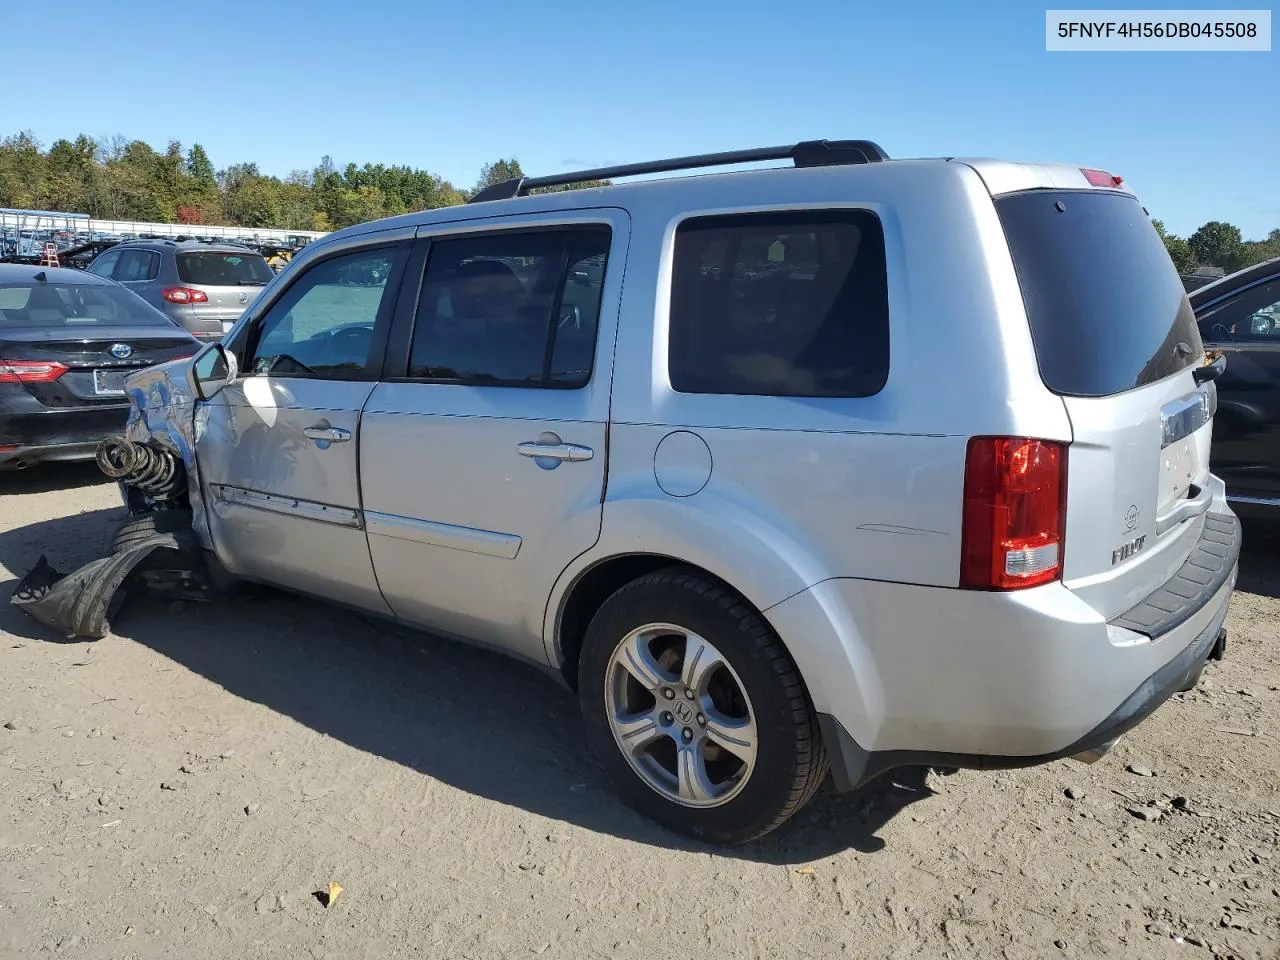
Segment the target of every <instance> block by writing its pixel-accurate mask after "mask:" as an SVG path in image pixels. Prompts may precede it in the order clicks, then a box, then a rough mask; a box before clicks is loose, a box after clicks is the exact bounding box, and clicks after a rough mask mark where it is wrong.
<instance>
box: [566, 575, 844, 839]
mask: <svg viewBox="0 0 1280 960" xmlns="http://www.w3.org/2000/svg"><path fill="white" fill-rule="evenodd" d="M578 689H579V697H580V699H581V704H582V712H583V716H584V718H585V721H586V727H587V737H588V740H589V742H590V744H591V747H592V749H593V750H594V752H595V754H596V756H597V757H599V759H600V760H601V762H602V763H603V764H604V766H605V768H606V769H607V770H608V771H609V774H610V776H611V777H612V778H613V781H614V783H615V784H616V785H617V788H618V790H619V792H620V793H621V794H622V796H623V799H624V800H625V801H626V802H627V803H628V804H630V805H631V806H633V807H635V808H636V809H637V810H639V811H640V812H641V813H644V814H646V815H647V816H649V817H652V818H653V819H654V820H657V821H659V822H660V823H663V824H665V825H666V826H668V827H671V828H672V829H674V830H678V831H680V832H682V833H687V834H690V835H692V836H695V837H698V838H700V839H704V840H711V841H715V842H719V843H741V842H744V841H747V840H751V839H754V838H756V837H759V836H762V835H763V834H765V833H768V832H769V831H770V830H772V829H774V828H775V827H777V826H779V825H780V824H782V823H784V822H785V821H786V820H787V819H788V818H789V817H791V816H792V815H793V814H794V813H795V812H796V811H797V810H799V809H800V808H801V807H802V806H804V804H805V803H806V802H808V800H809V799H810V797H812V796H813V794H814V792H815V791H816V790H817V789H818V786H819V784H821V782H822V780H823V778H824V777H825V776H826V773H827V756H826V751H825V750H824V748H823V744H822V737H821V734H820V733H819V731H818V724H817V720H816V718H815V716H814V711H813V706H812V705H811V703H810V702H809V697H808V694H807V693H806V691H805V688H804V684H803V683H802V682H801V680H800V676H799V674H798V673H797V671H796V668H795V665H794V664H793V663H792V661H791V657H790V656H789V655H788V653H787V651H786V649H785V648H784V647H783V645H782V641H781V640H779V639H778V637H777V635H776V634H775V633H774V632H773V630H772V628H771V627H770V626H769V624H768V623H767V622H766V621H765V619H764V618H763V617H762V616H761V615H760V614H759V613H757V612H756V611H755V610H754V609H752V608H751V606H750V605H749V604H747V603H746V602H745V601H744V600H743V599H742V598H741V597H739V596H737V595H736V594H734V593H733V592H731V591H729V590H727V589H726V588H724V587H722V586H719V585H717V584H715V583H712V582H708V580H706V579H704V578H702V577H700V576H698V575H696V574H695V573H693V572H691V571H688V570H684V569H682V568H671V569H668V570H662V571H658V572H656V573H653V574H649V575H648V576H645V577H641V578H639V579H637V580H634V581H632V582H631V583H629V584H627V585H626V586H624V587H622V588H621V589H619V590H618V591H617V592H616V593H614V594H613V595H612V596H611V597H610V598H609V599H608V600H606V601H605V602H604V604H603V605H602V606H601V607H600V609H599V611H597V613H596V615H595V617H594V618H593V619H592V621H591V624H590V626H589V627H588V628H587V635H586V638H585V640H584V641H583V649H582V657H581V659H580V662H579V668H578Z"/></svg>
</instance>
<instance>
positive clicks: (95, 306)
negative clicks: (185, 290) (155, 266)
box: [0, 263, 199, 469]
mask: <svg viewBox="0 0 1280 960" xmlns="http://www.w3.org/2000/svg"><path fill="white" fill-rule="evenodd" d="M198 348H199V344H198V342H197V341H196V340H195V339H194V338H193V337H192V336H191V335H190V334H189V333H187V332H186V331H185V330H183V329H182V327H180V326H178V325H177V324H175V323H174V322H173V321H172V320H170V319H169V318H168V317H166V316H165V315H164V314H162V313H160V311H158V310H156V309H155V308H154V307H152V306H150V305H149V304H147V303H146V302H144V301H143V300H141V299H140V298H138V297H136V296H134V295H133V294H132V293H130V292H129V291H128V290H126V289H124V287H122V286H120V285H119V284H117V283H114V282H112V281H110V280H104V279H101V278H99V277H96V276H92V275H90V274H86V273H84V272H83V271H80V270H69V269H65V268H52V267H31V266H25V265H20V264H7V263H0V469H4V468H10V469H13V468H22V467H29V466H31V465H33V464H35V463H39V462H41V461H44V460H81V459H89V458H92V457H93V455H94V449H95V447H96V446H97V443H98V441H99V440H101V439H102V437H103V436H104V435H105V434H108V433H116V432H119V431H120V430H121V429H123V427H124V424H125V419H126V417H127V414H128V410H129V403H128V400H126V398H125V391H124V380H125V377H126V376H128V375H129V374H131V373H136V372H138V371H139V370H140V369H143V368H145V367H148V366H150V365H152V364H155V363H160V362H163V361H166V360H174V359H178V358H180V357H187V356H191V355H192V354H193V353H195V352H196V350H197V349H198Z"/></svg>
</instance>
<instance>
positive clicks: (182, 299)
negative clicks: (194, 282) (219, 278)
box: [160, 287, 209, 303]
mask: <svg viewBox="0 0 1280 960" xmlns="http://www.w3.org/2000/svg"><path fill="white" fill-rule="evenodd" d="M160 296H162V297H164V298H165V299H166V300H168V301H169V302H170V303H208V302H209V295H208V294H207V293H205V292H204V291H203V290H194V289H192V288H191V287H165V288H164V291H163V292H162V293H161V294H160Z"/></svg>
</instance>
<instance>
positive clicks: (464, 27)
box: [0, 0, 1280, 239]
mask: <svg viewBox="0 0 1280 960" xmlns="http://www.w3.org/2000/svg"><path fill="white" fill-rule="evenodd" d="M1131 2H1132V0H1131ZM1053 6H1054V7H1055V8H1060V7H1064V6H1067V5H1066V4H1062V3H1056V4H1053ZM1242 6H1249V5H1248V4H1247V3H1235V4H1232V3H1226V4H1214V3H1208V2H1202V3H1200V4H1198V5H1196V8H1198V9H1213V8H1218V9H1230V8H1233V7H1235V8H1238V7H1242ZM1255 6H1257V5H1256V4H1255ZM126 11H127V14H126ZM1044 24H1045V7H1044V5H1038V4H1034V3H1026V2H1016V3H1015V2H1007V3H991V4H987V5H985V6H982V5H974V4H957V3H950V2H948V3H932V4H931V3H912V2H908V0H900V2H898V0H895V2H889V3H874V4H870V3H859V2H856V0H844V2H840V0H809V2H807V3H794V2H793V3H783V2H779V0H771V2H759V0H737V2H733V3H726V2H720V0H702V2H696V3H694V2H688V0H685V2H679V3H676V2H666V0H650V2H647V3H628V4H621V3H615V4H610V3H608V2H605V3H598V2H597V3H584V2H582V0H577V2H561V0H540V2H538V3H528V2H526V3H508V2H505V0H489V2H487V3H480V4H461V3H448V4H445V3H438V2H433V0H421V2H412V0H381V2H377V3H375V2H369V0H366V2H364V3H351V2H350V0H347V2H341V3H340V2H336V0H311V2H308V3H305V4H300V3H292V2H275V3H272V2H262V3H253V4H184V3H174V2H172V0H167V2H163V3H162V2H152V0H129V2H127V3H126V2H124V0H118V2H103V0H97V2H93V3H77V2H65V0H64V2H63V3H60V4H58V5H56V6H49V5H47V4H42V3H21V4H20V3H17V2H7V3H4V4H3V8H2V9H0V37H4V38H5V42H4V43H3V45H2V48H3V54H0V77H3V78H4V80H3V81H0V82H3V83H5V84H6V87H7V88H8V92H6V93H4V94H3V95H0V133H11V132H16V131H17V130H20V129H30V130H32V131H33V132H34V133H35V134H36V136H37V137H38V138H39V139H40V140H42V141H43V142H44V143H45V144H48V143H49V142H51V141H53V140H55V139H57V138H59V137H64V136H65V137H71V136H75V135H76V134H77V133H80V132H85V133H89V134H91V135H94V136H101V135H104V134H116V133H122V134H125V135H127V136H129V137H130V138H137V139H142V140H146V141H148V142H149V143H151V144H152V145H154V146H156V147H158V148H163V145H164V143H165V142H166V141H168V140H169V139H170V138H177V139H179V140H181V141H182V142H183V144H184V145H185V146H189V145H190V144H191V143H193V142H197V141H198V142H200V143H203V144H204V145H205V148H206V149H207V150H208V152H209V154H210V156H211V158H212V159H213V162H214V164H215V165H217V166H218V167H222V166H225V165H227V164H230V163H234V162H238V161H246V160H253V161H256V162H257V163H258V164H259V166H260V167H261V169H262V170H263V171H264V172H267V173H273V174H277V175H281V176H283V175H285V174H287V173H288V172H289V171H290V170H291V169H294V168H300V167H301V168H308V169H309V168H311V167H314V166H315V165H316V163H317V162H318V161H319V159H320V157H321V156H322V155H324V154H331V155H332V156H333V158H334V160H335V162H337V163H338V164H339V165H342V164H345V163H346V162H348V161H354V162H357V163H363V162H365V161H371V162H381V163H387V164H409V165H412V166H416V167H423V168H426V169H428V170H431V171H433V172H435V173H438V174H440V175H442V176H444V177H446V178H447V179H450V180H452V181H454V182H455V183H457V184H459V185H464V186H465V185H470V184H472V183H474V181H475V179H476V177H477V176H478V173H479V168H480V166H481V164H483V163H484V162H485V161H487V160H492V159H496V158H498V157H500V156H512V155H514V156H515V157H517V158H518V159H519V160H520V162H521V164H522V165H523V167H524V169H525V171H526V172H527V173H530V174H537V173H547V172H558V171H562V170H565V169H571V168H573V167H578V166H589V165H593V164H598V163H607V162H626V161H631V160H642V159H651V158H655V157H660V156H669V155H678V154H683V153H696V152H704V151H713V150H726V149H733V148H736V147H749V146H760V145H765V144H775V143H787V142H793V141H796V140H804V139H814V138H821V137H830V138H869V139H873V140H876V141H877V142H879V143H880V144H881V145H882V146H883V147H884V148H885V149H886V150H887V151H888V152H889V154H890V155H891V156H941V155H984V156H997V157H1002V158H1006V159H1025V160H1061V161H1066V162H1072V163H1074V162H1079V163H1081V164H1087V165H1093V166H1099V167H1104V168H1106V169H1108V170H1111V171H1113V172H1116V173H1119V174H1122V175H1123V176H1124V177H1125V178H1126V179H1127V180H1128V181H1129V183H1130V184H1131V185H1133V187H1134V188H1135V189H1136V190H1137V191H1138V192H1139V194H1140V196H1141V197H1142V199H1143V201H1144V202H1145V204H1146V206H1147V208H1148V209H1149V210H1150V211H1151V214H1152V216H1156V217H1160V218H1162V219H1163V220H1164V221H1165V222H1166V224H1167V225H1168V227H1169V228H1170V229H1171V230H1172V231H1174V232H1177V233H1181V234H1184V235H1185V234H1187V233H1189V232H1190V231H1192V230H1194V229H1195V228H1196V227H1197V226H1199V225H1200V224H1201V223H1203V222H1205V221H1206V220H1211V219H1222V220H1227V221H1230V222H1232V223H1235V224H1237V225H1238V226H1239V227H1240V228H1241V229H1242V230H1243V231H1244V234H1245V236H1246V237H1247V238H1254V239H1256V238H1261V237H1262V236H1264V235H1265V234H1266V232H1267V231H1268V230H1271V229H1273V228H1276V227H1280V108H1277V106H1276V99H1275V96H1276V91H1277V89H1280V53H1277V52H1275V51H1274V50H1273V52H1271V53H1047V52H1046V51H1045V50H1044V33H1045V26H1044ZM64 68H65V72H64ZM99 77H102V78H103V79H102V80H101V81H99V80H98V79H97V78H99ZM14 81H18V82H19V83H20V89H21V94H20V95H19V94H17V93H15V92H14V91H13V89H12V87H8V85H9V84H11V83H13V82H14ZM61 91H74V92H75V94H76V95H73V96H64V95H61ZM1264 101H1265V102H1264ZM1202 130H1203V131H1205V132H1204V133H1201V132H1199V131H1202Z"/></svg>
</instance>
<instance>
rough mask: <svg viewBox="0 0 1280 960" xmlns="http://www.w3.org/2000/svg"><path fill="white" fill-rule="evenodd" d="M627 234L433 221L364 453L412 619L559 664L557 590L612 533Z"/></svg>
mask: <svg viewBox="0 0 1280 960" xmlns="http://www.w3.org/2000/svg"><path fill="white" fill-rule="evenodd" d="M491 223H492V221H491ZM455 230H456V228H455ZM627 232H628V222H627V218H626V215H625V214H624V213H623V212H622V211H618V210H590V211H578V212H577V217H576V218H575V219H573V220H572V221H571V222H566V220H565V216H564V215H561V216H559V217H557V218H555V219H547V218H533V219H523V218H522V219H521V220H519V221H504V222H503V225H502V226H492V227H490V228H489V229H488V230H486V231H485V232H472V233H453V234H450V232H449V230H448V226H447V225H444V226H440V227H434V228H430V229H428V228H424V229H423V230H422V231H420V234H422V235H425V236H426V237H427V242H428V244H429V246H428V250H427V260H426V268H425V274H424V275H422V276H421V278H420V279H421V281H422V282H421V284H420V285H419V284H417V283H416V282H414V281H415V279H416V278H413V277H410V278H407V280H406V283H405V288H406V290H409V289H412V290H413V291H414V292H415V293H416V294H417V306H416V311H415V312H414V315H411V317H410V319H411V320H412V324H409V323H405V324H404V325H403V326H404V330H403V340H402V344H403V348H402V349H403V352H402V353H401V354H400V366H399V369H398V371H396V370H395V368H394V364H395V363H396V361H395V360H394V359H393V357H395V356H396V350H397V348H396V343H397V342H401V341H398V340H397V339H393V344H392V348H391V350H390V351H389V355H388V361H387V373H388V377H387V378H386V382H384V383H381V384H379V385H378V386H377V387H376V388H375V389H374V392H373V395H372V396H371V397H370V398H369V402H368V404H366V406H365V411H364V417H363V421H362V425H361V446H360V460H361V476H362V482H363V492H364V509H365V522H366V524H367V526H368V532H369V546H370V550H371V551H372V554H373V561H374V567H375V569H376V570H377V575H378V581H379V583H380V584H381V586H382V591H383V594H384V596H385V597H386V599H387V602H388V603H390V605H391V607H392V608H393V609H394V610H395V612H396V614H397V615H398V616H400V617H402V618H403V619H405V620H409V621H411V622H414V623H416V624H419V625H421V626H424V627H427V628H428V629H433V630H437V631H442V632H445V633H451V634H455V635H460V636H464V637H467V638H469V639H472V640H476V641H480V642H482V643H489V644H491V645H494V646H498V647H500V648H502V649H504V650H506V651H508V652H510V653H514V654H516V655H519V656H525V657H527V658H529V659H532V660H537V661H545V652H544V649H543V646H542V638H541V632H542V621H543V615H544V612H545V610H546V601H547V597H548V595H549V594H550V592H551V587H552V584H553V583H554V582H555V579H556V578H557V577H558V576H559V574H560V573H561V572H562V571H563V570H564V569H565V567H566V566H568V564H569V563H570V562H571V561H572V560H573V559H574V558H575V557H577V556H578V555H580V554H581V553H583V552H584V551H586V550H588V549H589V548H590V547H591V546H592V545H593V544H594V543H595V542H596V540H597V538H598V537H599V533H600V522H601V500H602V497H603V493H604V481H605V471H606V452H607V451H606V438H607V429H606V424H607V421H608V409H609V384H610V375H611V369H612V360H613V342H614V332H615V329H616V322H617V315H618V298H619V296H620V294H621V289H622V267H623V265H624V260H625V250H626V243H627ZM410 325H411V326H412V335H411V337H410V331H409V329H408V328H409V326H410ZM398 330H399V328H398ZM393 372H399V373H400V374H401V375H400V376H398V377H393V376H390V374H392V373H393Z"/></svg>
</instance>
